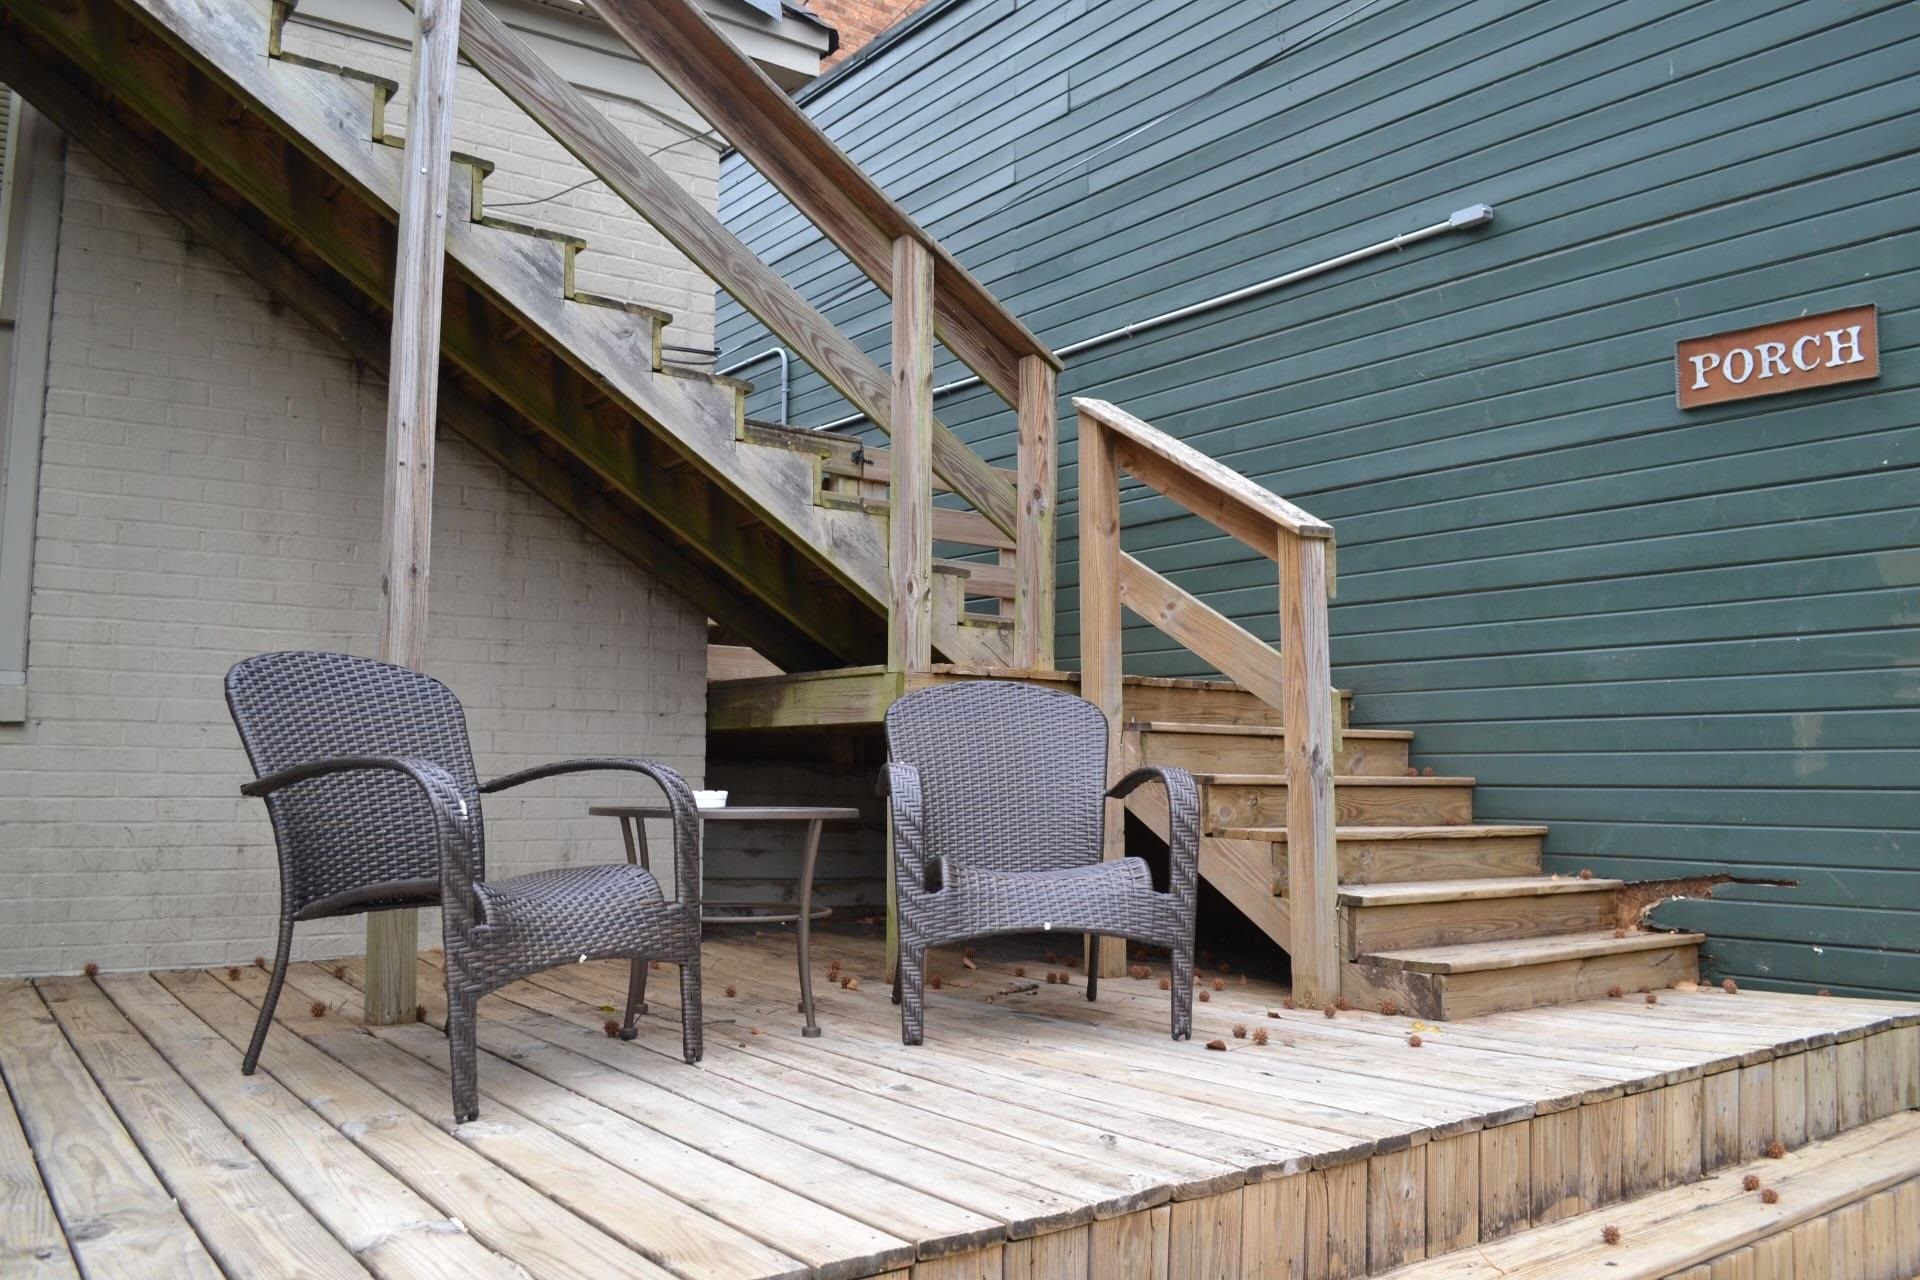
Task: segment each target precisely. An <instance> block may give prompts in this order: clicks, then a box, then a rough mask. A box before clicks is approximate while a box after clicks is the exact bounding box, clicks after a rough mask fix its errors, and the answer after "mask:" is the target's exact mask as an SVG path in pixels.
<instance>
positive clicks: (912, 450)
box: [887, 236, 933, 671]
mask: <svg viewBox="0 0 1920 1280" xmlns="http://www.w3.org/2000/svg"><path fill="white" fill-rule="evenodd" d="M891 434H892V436H893V475H892V478H891V479H890V480H889V481H888V498H889V506H890V508H891V512H892V514H891V516H890V518H889V520H888V522H887V581H888V586H889V599H888V601H887V668H888V670H890V671H926V670H928V669H930V668H931V667H932V666H933V255H932V253H930V252H929V251H928V250H927V246H926V245H924V244H922V243H921V242H920V241H919V240H918V239H916V238H915V237H913V236H901V237H900V238H899V239H897V240H895V241H894V242H893V430H892V433H891Z"/></svg>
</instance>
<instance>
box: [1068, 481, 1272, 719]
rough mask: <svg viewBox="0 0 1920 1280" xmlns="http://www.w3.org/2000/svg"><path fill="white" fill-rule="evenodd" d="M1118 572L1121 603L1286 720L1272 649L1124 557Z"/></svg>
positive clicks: (1159, 576) (1229, 620)
mask: <svg viewBox="0 0 1920 1280" xmlns="http://www.w3.org/2000/svg"><path fill="white" fill-rule="evenodd" d="M1082 465H1085V464H1084V463H1083V464H1082ZM1118 569H1119V592H1120V603H1122V604H1124V605H1125V606H1126V607H1127V608H1129V609H1131V610H1133V612H1135V613H1137V614H1139V615H1140V617H1141V618H1143V619H1145V620H1146V621H1147V622H1149V623H1151V624H1153V625H1154V626H1155V627H1157V628H1159V629H1160V630H1161V631H1164V632H1166V633H1167V634H1168V635H1169V636H1172V637H1173V638H1174V639H1175V640H1178V641H1179V642H1180V643H1181V644H1183V645H1185V646H1186V647H1187V648H1189V649H1191V650H1192V651H1193V652H1194V653H1196V654H1198V655H1199V656H1200V657H1202V658H1204V659H1205V660H1206V661H1207V662H1209V663H1211V664H1212V665H1213V666H1214V668H1215V669H1216V670H1218V671H1219V672H1221V673H1222V674H1223V675H1225V676H1226V677H1227V678H1228V679H1230V680H1232V681H1234V682H1235V683H1236V684H1238V685H1240V686H1241V687H1242V688H1244V689H1246V691H1247V692H1248V693H1251V694H1252V695H1253V696H1254V697H1256V698H1258V699H1260V701H1262V702H1264V703H1266V704H1267V705H1268V706H1270V707H1274V708H1276V709H1278V710H1279V711H1280V712H1281V714H1282V716H1283V717H1284V715H1285V713H1286V672H1285V667H1284V665H1283V664H1282V662H1281V658H1280V655H1279V654H1278V653H1276V652H1274V649H1273V646H1272V645H1270V644H1268V643H1267V642H1266V641H1264V640H1262V639H1261V638H1260V637H1259V636H1256V635H1254V634H1253V632H1251V631H1248V630H1247V629H1246V628H1245V627H1243V626H1241V625H1240V624H1239V623H1237V622H1235V621H1234V620H1233V619H1231V618H1229V617H1227V616H1226V615H1225V614H1223V613H1221V612H1220V611H1219V610H1217V609H1215V608H1214V607H1213V606H1212V605H1209V604H1207V603H1206V602H1205V601H1204V600H1201V599H1199V598H1198V597H1196V596H1193V595H1190V594H1189V593H1188V592H1186V591H1184V590H1182V589H1181V588H1180V587H1179V586H1178V585H1177V584H1176V583H1174V582H1172V581H1171V580H1169V579H1168V578H1166V577H1164V576H1163V575H1161V574H1159V573H1156V572H1154V571H1153V570H1152V569H1150V568H1148V567H1147V566H1146V565H1144V564H1142V563H1140V561H1138V560H1136V559H1134V558H1133V557H1132V556H1130V555H1128V554H1126V553H1125V552H1121V553H1120V558H1119V565H1118Z"/></svg>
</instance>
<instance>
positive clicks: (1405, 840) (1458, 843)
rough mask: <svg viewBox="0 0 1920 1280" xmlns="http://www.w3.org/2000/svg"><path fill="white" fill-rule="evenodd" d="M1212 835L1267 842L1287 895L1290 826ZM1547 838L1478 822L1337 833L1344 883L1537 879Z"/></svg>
mask: <svg viewBox="0 0 1920 1280" xmlns="http://www.w3.org/2000/svg"><path fill="white" fill-rule="evenodd" d="M1212 834H1213V835H1215V836H1217V837H1219V838H1221V839H1223V840H1254V841H1262V842H1265V843H1266V844H1267V845H1268V846H1269V855H1268V856H1269V858H1270V859H1271V860H1272V862H1273V868H1274V875H1273V885H1274V888H1273V891H1274V892H1275V893H1278V894H1285V893H1286V892H1287V829H1286V828H1285V827H1218V828H1215V829H1214V831H1213V832H1212ZM1546 834H1547V829H1546V828H1545V827H1519V826H1515V827H1498V826H1484V825H1476V824H1473V823H1462V824H1461V825H1459V826H1447V827H1360V826H1353V827H1337V828H1335V829H1334V839H1335V843H1336V846H1337V848H1338V851H1339V858H1340V883H1341V884H1342V885H1362V884H1397V883H1400V882H1403V881H1409V880H1413V881H1427V880H1466V879H1472V878H1475V877H1511V876H1534V875H1538V874H1539V873H1540V844H1541V841H1542V840H1543V839H1544V838H1545V836H1546Z"/></svg>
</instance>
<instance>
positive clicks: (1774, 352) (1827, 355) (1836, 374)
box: [1673, 304, 1880, 409]
mask: <svg viewBox="0 0 1920 1280" xmlns="http://www.w3.org/2000/svg"><path fill="white" fill-rule="evenodd" d="M1879 320H1880V317H1879V309H1878V308H1877V307H1876V306H1874V305H1873V304H1868V305H1867V306H1864V307H1848V308H1846V309H1845V310H1842V311H1828V312H1824V313H1823V314H1821V315H1817V316H1799V317H1797V318H1795V319H1792V320H1776V321H1774V322H1773V323H1771V324H1757V325H1754V326H1752V327H1751V328H1747V329H1735V330H1732V331H1731V332H1729V333H1716V334H1714V335H1712V336H1711V337H1706V338H1683V339H1681V340H1680V341H1679V342H1677V343H1675V344H1674V348H1673V381H1674V387H1675V390H1676V391H1677V393H1678V398H1679V401H1680V407H1681V408H1682V409H1698V408H1700V407H1702V406H1703V405H1709V404H1721V403H1723V402H1725V401H1728V400H1747V399H1751V398H1752V397H1754V396H1771V395H1778V394H1780V393H1781V392H1783V391H1800V390H1803V389H1804V388H1807V387H1825V386H1830V385H1832V384H1833V383H1836V382H1863V381H1866V380H1868V379H1872V378H1877V377H1879V376H1880V323H1879Z"/></svg>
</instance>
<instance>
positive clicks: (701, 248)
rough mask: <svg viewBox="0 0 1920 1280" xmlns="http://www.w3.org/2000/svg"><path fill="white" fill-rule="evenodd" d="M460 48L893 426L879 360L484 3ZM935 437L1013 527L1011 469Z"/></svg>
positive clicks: (969, 493) (963, 484)
mask: <svg viewBox="0 0 1920 1280" xmlns="http://www.w3.org/2000/svg"><path fill="white" fill-rule="evenodd" d="M715 34H716V35H717V34H718V33H717V32H716V33H715ZM721 38H722V39H723V40H724V37H721ZM460 51H461V52H462V53H463V54H465V55H466V57H467V59H468V61H470V62H472V63H473V65H474V66H475V67H476V68H477V69H478V70H479V72H480V74H481V75H483V76H485V77H486V78H487V79H488V80H489V81H491V82H492V83H493V85H494V86H495V87H496V88H498V89H499V90H500V91H501V92H502V93H504V94H506V96H507V97H508V98H509V99H511V100H512V101H513V103H514V104H515V105H516V106H518V107H519V108H520V109H521V110H522V111H524V112H526V113H527V115H528V116H529V117H530V118H531V119H532V120H533V121H534V122H535V123H537V124H539V125H540V126H541V127H542V128H543V129H545V130H546V131H547V132H548V133H549V134H550V135H551V136H552V137H553V139H554V140H555V141H556V142H558V143H559V144H560V145H561V146H562V147H564V148H566V150H567V151H568V152H570V153H571V154H572V155H573V157H574V158H575V159H577V160H578V161H579V162H580V163H581V164H582V165H584V166H585V167H586V169H587V171H588V172H590V173H592V174H593V175H594V176H595V177H597V178H599V179H600V180H601V181H602V182H604V183H606V184H607V186H608V188H609V189H611V190H612V191H613V192H614V194H615V195H617V196H619V197H620V198H621V199H623V200H625V201H626V202H627V204H628V206H629V207H631V208H632V209H633V210H634V211H635V212H636V213H638V214H639V215H640V216H641V217H643V218H645V219H646V220H647V221H648V222H650V223H652V224H653V225H654V227H655V228H657V229H658V230H659V232H660V234H662V235H663V236H665V237H666V238H667V239H668V241H669V242H671V243H672V244H673V246H674V247H675V248H676V249H678V250H680V252H682V253H684V254H686V255H687V257H688V258H689V259H691V260H692V261H693V263H694V264H695V265H696V266H698V267H699V268H700V269H701V270H702V271H704V272H706V274H707V275H708V276H710V277H712V278H713V280H714V281H715V282H716V283H717V284H719V285H720V287H721V288H723V289H725V290H726V291H727V292H728V293H729V294H730V295H732V296H733V297H734V298H736V299H738V300H739V302H740V305H741V306H743V307H745V308H746V309H747V310H748V311H750V312H752V313H753V315H754V316H755V317H756V318H757V319H758V320H759V321H760V322H761V323H762V324H764V325H766V326H767V328H768V329H769V330H770V331H771V332H773V333H775V334H777V335H779V337H780V340H781V341H782V342H784V343H786V344H787V345H788V346H789V347H791V348H792V349H793V350H794V352H795V354H797V355H798V356H799V357H800V358H801V359H802V360H804V361H806V362H807V364H809V365H811V366H812V367H813V368H814V369H815V370H817V371H818V372H819V374H820V376H821V377H823V378H825V379H826V380H827V382H828V383H829V384H831V385H832V386H833V388H834V390H836V391H838V392H839V393H840V394H841V395H843V396H845V397H846V398H847V399H848V400H849V401H850V402H852V403H853V405H854V406H855V407H856V408H858V409H859V410H860V412H862V413H864V414H866V415H867V416H868V418H869V419H871V420H872V422H873V423H874V424H875V425H876V426H878V427H880V428H881V429H882V430H883V431H884V430H891V429H892V424H893V395H892V390H891V388H890V386H889V383H888V379H887V375H886V374H885V373H884V372H882V370H881V369H880V366H879V365H877V364H875V363H874V362H873V360H872V359H871V358H870V357H869V356H868V355H867V353H866V352H864V351H862V350H861V349H860V348H859V346H857V345H856V344H855V343H854V342H853V341H852V340H851V339H849V338H848V337H846V335H844V334H842V333H841V332H840V331H839V329H837V328H836V327H835V326H834V325H833V323H832V322H831V321H830V320H828V319H827V318H826V317H825V316H823V315H821V314H820V312H819V311H818V310H816V309H815V308H814V306H813V304H812V303H810V302H808V301H807V300H806V299H805V298H803V297H801V296H800V294H799V292H798V291H797V290H795V289H794V288H793V286H792V285H790V284H788V283H787V282H786V281H785V280H784V279H782V278H781V276H780V273H779V272H777V271H775V270H773V268H771V267H769V266H768V265H767V264H766V263H764V262H762V261H761V260H760V259H759V258H758V257H757V256H755V254H754V253H753V251H752V250H751V249H748V248H747V246H746V245H744V244H742V243H741V242H740V240H739V238H738V237H737V236H735V235H734V234H733V233H732V232H731V231H729V230H727V228H726V227H725V226H724V225H723V224H722V223H721V222H720V220H719V219H718V218H716V217H714V216H713V215H712V214H711V213H709V212H707V210H706V209H704V208H702V207H701V205H700V204H699V202H698V201H696V200H695V199H694V198H693V197H692V196H691V195H689V194H687V192H686V190H685V189H684V188H682V187H681V186H680V184H679V183H677V182H675V181H674V180H673V178H672V177H671V176H670V175H669V174H668V173H667V172H666V171H665V170H664V169H662V168H661V167H660V166H659V165H657V164H655V163H654V162H653V161H652V160H651V159H649V158H648V156H647V154H646V153H645V152H644V151H642V150H641V149H640V147H639V146H637V145H636V144H635V143H634V142H633V140H632V139H630V138H628V137H627V136H626V135H625V134H623V133H621V132H620V130H619V129H617V128H615V127H614V126H613V124H612V123H611V122H609V121H608V120H607V119H606V117H605V116H603V115H602V114H601V113H600V112H599V111H598V110H597V109H596V108H595V107H594V106H593V104H592V103H590V102H588V101H587V99H586V97H585V96H584V95H583V94H581V93H580V91H579V90H577V89H575V88H574V87H573V86H572V85H571V84H569V83H568V82H567V81H566V79H565V78H564V77H562V76H561V75H559V74H558V73H557V72H555V71H554V70H553V69H552V68H551V67H549V66H547V64H546V63H545V62H543V61H542V60H541V59H540V57H539V55H538V54H536V53H534V51H533V50H532V49H531V48H529V47H528V46H527V43H526V42H525V41H524V40H522V39H521V38H520V37H519V36H517V35H515V34H514V33H513V32H512V31H511V30H509V29H508V27H507V25H506V24H505V23H503V22H501V21H500V19H499V18H497V17H495V16H494V15H493V14H492V13H491V12H489V11H488V10H487V8H486V6H485V5H483V4H479V3H472V4H468V5H466V6H465V9H464V11H463V12H462V14H461V18H460ZM747 65H748V67H749V68H751V67H752V64H751V63H748V64H747ZM756 74H757V70H756ZM789 106H791V104H789ZM932 444H933V449H932V457H933V468H934V470H935V472H937V473H938V474H939V476H940V477H941V479H943V480H945V481H946V482H947V484H948V485H949V486H950V487H951V488H952V490H953V492H955V493H957V494H959V495H960V496H961V497H962V498H964V499H966V500H967V502H969V503H971V504H972V505H973V507H974V508H975V509H976V510H978V511H979V512H980V513H981V514H982V515H984V516H986V518H987V519H988V520H990V521H992V522H993V524H994V525H995V526H996V527H997V528H998V529H999V530H1000V531H1001V532H1002V533H1005V534H1007V535H1009V536H1013V535H1015V533H1016V524H1017V512H1016V504H1015V499H1014V486H1013V485H1012V484H1011V483H1010V482H1009V481H1008V479H1007V478H1006V477H1005V476H1003V475H1001V474H999V473H998V472H997V471H996V470H995V469H994V468H992V467H990V466H988V465H987V463H986V460H985V459H983V458H981V457H980V456H979V455H978V454H976V453H975V452H974V451H973V450H971V449H969V448H968V447H967V445H966V444H965V442H963V441H962V440H961V439H960V438H959V437H958V436H956V435H954V433H953V432H952V430H951V429H949V428H947V427H946V426H944V425H942V424H940V423H938V422H935V423H934V424H933V442H932Z"/></svg>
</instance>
